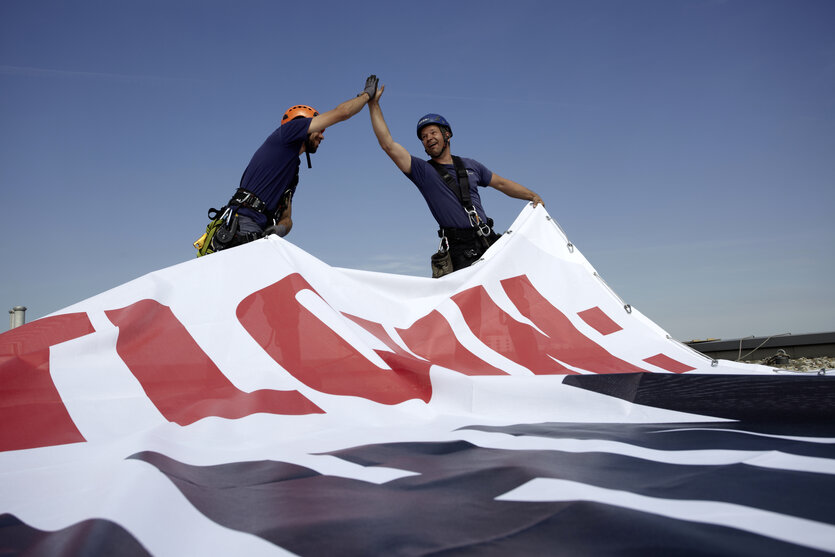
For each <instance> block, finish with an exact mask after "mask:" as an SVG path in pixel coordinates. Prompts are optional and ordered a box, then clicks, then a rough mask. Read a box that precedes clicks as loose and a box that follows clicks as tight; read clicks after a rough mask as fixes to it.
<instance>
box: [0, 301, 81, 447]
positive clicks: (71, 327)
mask: <svg viewBox="0 0 835 557" xmlns="http://www.w3.org/2000/svg"><path fill="white" fill-rule="evenodd" d="M92 332H94V329H93V325H92V324H91V323H90V319H89V318H88V317H87V314H86V313H68V314H65V315H55V316H53V317H45V318H43V319H38V320H37V321H32V322H31V323H29V324H27V325H23V326H22V327H18V328H16V329H12V330H11V331H8V332H5V333H3V334H2V335H0V451H14V450H20V449H33V448H35V447H46V446H49V445H64V444H67V443H80V442H83V441H84V440H85V439H84V437H83V436H82V435H81V432H80V431H78V428H77V427H76V426H75V423H73V421H72V418H71V417H70V414H69V412H67V408H66V406H64V402H63V401H62V400H61V395H60V394H59V393H58V389H56V388H55V383H54V382H53V381H52V376H51V375H50V374H49V348H50V347H51V346H55V345H56V344H60V343H62V342H66V341H68V340H72V339H75V338H79V337H82V336H84V335H88V334H90V333H92Z"/></svg>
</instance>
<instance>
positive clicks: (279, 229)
mask: <svg viewBox="0 0 835 557" xmlns="http://www.w3.org/2000/svg"><path fill="white" fill-rule="evenodd" d="M288 232H290V230H288V229H287V227H286V226H284V225H283V224H274V225H272V226H268V227H267V228H265V229H264V237H267V236H269V235H270V234H278V236H279V237H280V238H283V237H285V236H287V233H288Z"/></svg>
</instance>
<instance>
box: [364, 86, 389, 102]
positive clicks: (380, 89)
mask: <svg viewBox="0 0 835 557" xmlns="http://www.w3.org/2000/svg"><path fill="white" fill-rule="evenodd" d="M385 88H386V86H385V85H380V86H379V87H377V93H376V94H375V95H374V98H373V99H371V100H370V101H368V102H370V103H376V102H380V97H382V96H383V91H384V90H385Z"/></svg>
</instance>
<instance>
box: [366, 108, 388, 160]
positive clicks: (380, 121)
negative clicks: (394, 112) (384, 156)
mask: <svg viewBox="0 0 835 557" xmlns="http://www.w3.org/2000/svg"><path fill="white" fill-rule="evenodd" d="M368 114H369V115H370V116H371V127H372V128H373V129H374V135H376V136H377V141H379V142H380V146H381V147H382V148H383V149H385V148H386V146H387V145H389V144H391V143H392V142H393V141H394V139H393V138H392V137H391V132H390V131H389V127H388V125H387V124H386V120H385V119H384V118H383V110H382V109H381V108H380V103H376V102H374V103H369V105H368Z"/></svg>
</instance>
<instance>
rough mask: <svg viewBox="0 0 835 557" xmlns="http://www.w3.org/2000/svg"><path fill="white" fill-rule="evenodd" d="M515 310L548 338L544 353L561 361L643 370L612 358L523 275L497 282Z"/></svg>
mask: <svg viewBox="0 0 835 557" xmlns="http://www.w3.org/2000/svg"><path fill="white" fill-rule="evenodd" d="M501 284H502V287H503V288H504V290H505V292H506V293H507V296H508V297H509V298H510V300H511V301H512V302H513V304H514V305H515V306H516V307H517V308H518V309H519V311H520V312H521V313H522V315H524V316H525V317H527V318H528V319H530V320H531V322H532V323H533V324H534V325H536V326H537V327H538V328H539V329H540V330H541V331H542V332H544V333H545V334H546V335H548V337H549V343H548V347H547V351H548V354H550V355H551V356H554V357H555V358H557V359H558V360H560V361H561V362H565V363H566V364H568V365H572V366H575V367H578V368H581V369H585V370H588V371H592V372H594V373H636V372H642V371H647V370H645V369H641V368H639V367H638V366H635V365H632V364H630V363H629V362H626V361H624V360H621V359H620V358H616V357H615V356H613V355H612V354H610V353H609V352H607V351H606V349H605V348H603V347H602V346H600V345H599V344H597V343H596V342H594V341H593V340H591V339H590V338H588V337H586V336H585V335H583V333H581V332H580V331H578V330H577V328H576V327H574V325H573V324H572V323H571V321H570V320H569V319H568V318H567V317H566V316H565V315H564V314H563V313H562V312H561V311H560V310H558V309H557V308H555V307H554V306H553V305H551V303H550V302H549V301H548V300H547V299H546V298H545V297H544V296H543V295H542V294H540V293H539V292H538V291H537V290H536V288H534V286H533V284H531V281H530V279H528V277H527V276H525V275H520V276H518V277H513V278H509V279H505V280H503V281H501Z"/></svg>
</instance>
